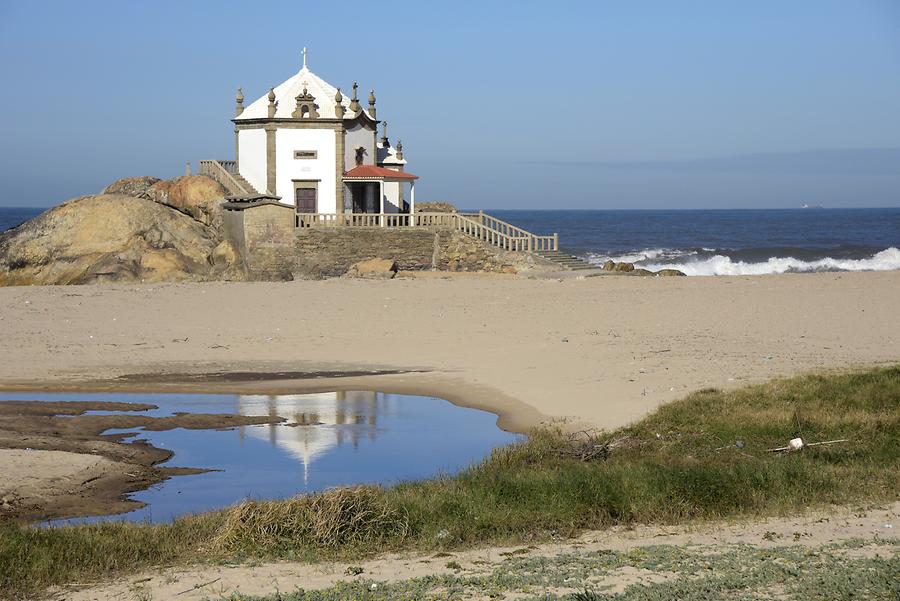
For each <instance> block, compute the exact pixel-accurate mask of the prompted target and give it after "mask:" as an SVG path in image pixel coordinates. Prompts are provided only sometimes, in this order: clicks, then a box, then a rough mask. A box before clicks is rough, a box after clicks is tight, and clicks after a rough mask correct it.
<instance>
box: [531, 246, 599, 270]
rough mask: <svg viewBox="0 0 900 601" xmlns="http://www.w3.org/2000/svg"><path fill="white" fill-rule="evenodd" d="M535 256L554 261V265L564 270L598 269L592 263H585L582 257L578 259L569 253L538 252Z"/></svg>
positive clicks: (554, 251)
mask: <svg viewBox="0 0 900 601" xmlns="http://www.w3.org/2000/svg"><path fill="white" fill-rule="evenodd" d="M535 254H536V255H538V256H539V257H542V258H544V259H546V260H548V261H552V262H553V263H556V264H557V265H559V266H560V267H563V268H564V269H569V270H573V271H576V270H583V269H597V266H596V265H593V264H592V263H588V262H587V261H585V260H584V259H582V258H580V257H576V256H574V255H570V254H568V253H564V252H562V251H559V250H545V251H538V252H536V253H535Z"/></svg>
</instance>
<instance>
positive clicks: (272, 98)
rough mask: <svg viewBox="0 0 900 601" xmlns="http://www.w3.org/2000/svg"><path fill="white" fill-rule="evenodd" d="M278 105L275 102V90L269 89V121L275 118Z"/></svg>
mask: <svg viewBox="0 0 900 601" xmlns="http://www.w3.org/2000/svg"><path fill="white" fill-rule="evenodd" d="M277 108H278V104H277V103H276V102H275V88H269V119H271V118H272V117H274V116H275V110H276V109H277Z"/></svg>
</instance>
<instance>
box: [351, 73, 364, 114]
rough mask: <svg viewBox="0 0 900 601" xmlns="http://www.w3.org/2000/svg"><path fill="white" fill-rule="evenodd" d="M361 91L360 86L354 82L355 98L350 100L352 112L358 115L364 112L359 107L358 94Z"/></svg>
mask: <svg viewBox="0 0 900 601" xmlns="http://www.w3.org/2000/svg"><path fill="white" fill-rule="evenodd" d="M358 89H359V85H358V84H357V83H356V82H355V81H354V82H353V98H351V99H350V110H351V111H353V112H354V113H356V114H359V112H360V111H361V110H362V107H361V106H359V98H357V97H356V92H357V90H358Z"/></svg>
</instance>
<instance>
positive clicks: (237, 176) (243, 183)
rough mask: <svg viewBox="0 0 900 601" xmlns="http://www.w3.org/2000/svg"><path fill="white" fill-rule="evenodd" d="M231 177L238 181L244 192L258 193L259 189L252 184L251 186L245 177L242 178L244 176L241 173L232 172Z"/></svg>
mask: <svg viewBox="0 0 900 601" xmlns="http://www.w3.org/2000/svg"><path fill="white" fill-rule="evenodd" d="M231 177H232V178H233V179H234V181H236V182H237V183H239V184H240V185H241V188H243V189H244V193H245V194H247V195H257V194H259V193H260V192H259V190H257V189H256V188H254V187H253V186H251V185H250V182H248V181H247V180H246V179H244V176H243V175H241V174H240V173H232V174H231Z"/></svg>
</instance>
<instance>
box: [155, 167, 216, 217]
mask: <svg viewBox="0 0 900 601" xmlns="http://www.w3.org/2000/svg"><path fill="white" fill-rule="evenodd" d="M226 194H228V191H227V190H226V189H225V188H224V187H223V186H222V184H220V183H219V182H217V181H216V180H214V179H211V178H209V177H206V176H205V175H184V176H182V177H176V178H174V179H169V180H164V181H158V182H156V183H155V184H153V185H152V186H150V188H149V189H148V190H147V198H149V199H150V200H153V201H155V202H158V203H161V204H164V205H168V206H170V207H172V208H173V209H177V210H179V211H181V212H182V213H185V214H187V215H190V216H191V217H193V218H194V219H196V220H197V221H199V222H200V223H202V224H204V225H208V226H211V227H213V228H215V229H217V230H218V229H219V228H221V226H222V202H223V200H224V199H225V195H226Z"/></svg>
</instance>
